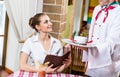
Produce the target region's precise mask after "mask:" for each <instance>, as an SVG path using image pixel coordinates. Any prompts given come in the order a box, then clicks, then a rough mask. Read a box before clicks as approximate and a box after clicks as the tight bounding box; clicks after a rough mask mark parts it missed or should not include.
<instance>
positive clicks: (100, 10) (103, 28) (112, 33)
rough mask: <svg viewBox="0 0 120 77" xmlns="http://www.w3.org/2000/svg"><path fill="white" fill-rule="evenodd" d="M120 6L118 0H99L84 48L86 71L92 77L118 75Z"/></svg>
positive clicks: (112, 76)
mask: <svg viewBox="0 0 120 77" xmlns="http://www.w3.org/2000/svg"><path fill="white" fill-rule="evenodd" d="M119 21H120V6H119V4H118V2H117V1H116V0H99V5H98V6H96V7H95V9H94V12H93V17H92V22H91V26H90V30H89V38H88V44H93V45H94V46H95V47H90V48H83V47H81V49H83V50H85V51H86V52H84V53H83V60H84V61H87V62H88V67H87V71H86V73H87V74H88V75H90V76H92V77H117V75H118V73H119V71H120V22H119Z"/></svg>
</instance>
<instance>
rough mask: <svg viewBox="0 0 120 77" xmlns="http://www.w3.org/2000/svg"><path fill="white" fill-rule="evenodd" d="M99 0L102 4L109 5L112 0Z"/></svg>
mask: <svg viewBox="0 0 120 77" xmlns="http://www.w3.org/2000/svg"><path fill="white" fill-rule="evenodd" d="M98 1H99V4H100V5H101V6H103V5H107V4H108V3H109V2H110V0H98Z"/></svg>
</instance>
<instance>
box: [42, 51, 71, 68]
mask: <svg viewBox="0 0 120 77" xmlns="http://www.w3.org/2000/svg"><path fill="white" fill-rule="evenodd" d="M69 54H70V51H69V52H67V53H66V54H64V55H63V56H55V55H47V56H46V58H45V60H44V63H46V62H50V63H49V65H51V64H53V67H52V68H55V67H57V66H61V65H63V61H65V60H66V59H68V56H69ZM49 65H48V66H49Z"/></svg>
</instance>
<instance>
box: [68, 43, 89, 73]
mask: <svg viewBox="0 0 120 77" xmlns="http://www.w3.org/2000/svg"><path fill="white" fill-rule="evenodd" d="M82 54H83V51H82V50H81V49H80V48H79V47H78V46H74V45H71V56H72V62H71V65H70V73H71V71H72V70H73V71H78V72H81V73H82V74H85V72H86V66H87V62H82Z"/></svg>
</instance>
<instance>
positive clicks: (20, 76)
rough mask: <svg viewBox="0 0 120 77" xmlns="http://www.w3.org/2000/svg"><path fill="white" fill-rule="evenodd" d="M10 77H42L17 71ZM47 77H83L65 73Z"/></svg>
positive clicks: (47, 75)
mask: <svg viewBox="0 0 120 77" xmlns="http://www.w3.org/2000/svg"><path fill="white" fill-rule="evenodd" d="M8 77H40V76H39V73H33V72H25V71H17V72H14V73H13V74H11V75H9V76H8ZM46 77H83V76H79V75H72V74H64V73H55V74H46Z"/></svg>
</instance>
